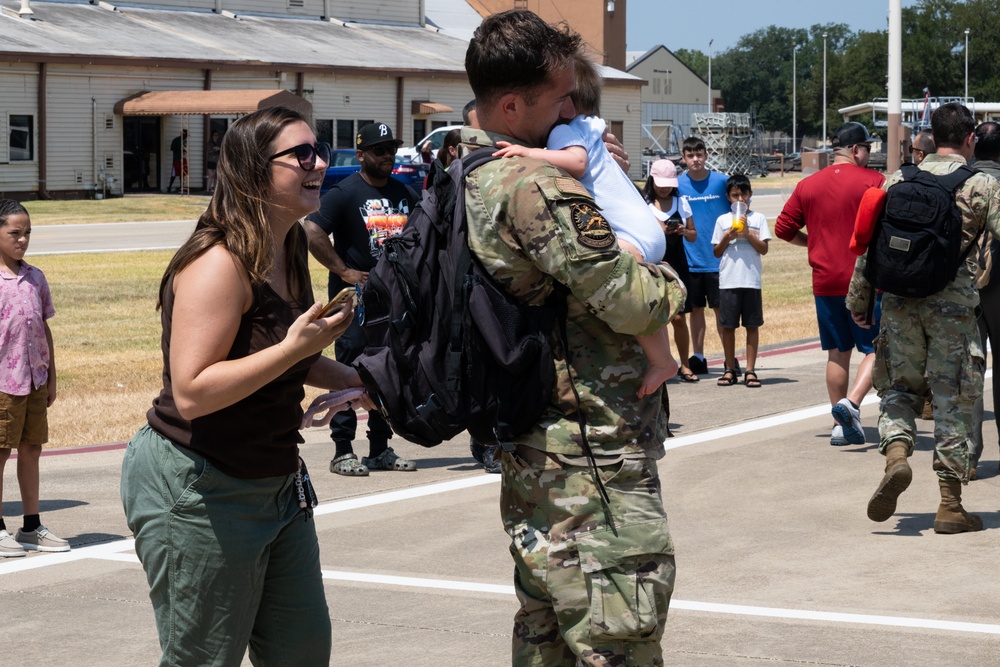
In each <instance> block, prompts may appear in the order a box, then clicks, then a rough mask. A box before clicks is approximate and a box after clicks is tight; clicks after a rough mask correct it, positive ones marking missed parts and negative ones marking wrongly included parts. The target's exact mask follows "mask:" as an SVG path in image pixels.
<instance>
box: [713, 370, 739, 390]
mask: <svg viewBox="0 0 1000 667" xmlns="http://www.w3.org/2000/svg"><path fill="white" fill-rule="evenodd" d="M739 381H740V380H739V377H738V376H737V375H736V371H734V370H733V369H731V368H727V369H726V371H725V372H724V373H723V374H722V377H720V378H719V381H718V382H717V383H716V384H718V385H719V386H720V387H732V386H733V385H734V384H736V383H737V382H739Z"/></svg>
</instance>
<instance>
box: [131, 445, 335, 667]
mask: <svg viewBox="0 0 1000 667" xmlns="http://www.w3.org/2000/svg"><path fill="white" fill-rule="evenodd" d="M121 496H122V504H123V506H124V508H125V517H126V519H127V520H128V526H129V529H130V530H131V531H132V533H133V534H134V535H135V551H136V554H137V555H138V556H139V560H140V562H141V563H142V567H143V569H144V570H145V571H146V578H147V579H148V580H149V597H150V600H152V602H153V612H154V614H155V616H156V628H157V631H158V632H159V635H160V648H161V649H162V651H163V656H162V658H161V659H160V665H161V666H164V667H165V666H167V665H170V666H171V667H173V666H176V665H191V666H195V665H198V666H206V665H213V666H216V665H217V666H220V667H221V666H229V665H232V666H234V667H238V665H239V664H240V663H241V662H242V660H243V656H244V654H245V653H246V650H247V646H248V645H249V648H250V660H251V661H252V662H253V664H254V665H258V666H266V667H272V666H275V665H287V666H289V667H291V666H293V665H294V666H295V667H302V666H317V667H318V666H319V665H323V666H324V667H326V666H327V665H329V664H330V642H331V639H330V615H329V610H328V608H327V604H326V594H325V592H324V590H323V579H322V573H321V572H320V561H319V543H318V541H317V538H316V528H315V525H314V523H313V521H312V519H307V518H306V515H305V513H304V512H303V511H302V510H301V509H300V508H299V505H298V500H297V498H296V496H295V491H294V484H293V480H292V476H290V475H284V476H281V477H268V478H265V479H236V478H234V477H230V476H229V475H226V474H224V473H222V472H220V471H219V470H218V469H216V468H215V467H214V466H213V465H212V464H211V462H209V461H207V460H206V459H205V458H204V457H203V456H201V455H200V454H198V453H197V452H195V451H193V450H190V449H187V448H185V447H181V446H178V445H175V444H174V443H172V442H171V441H169V440H167V439H166V438H164V437H163V436H161V435H160V434H158V433H157V432H156V431H154V430H153V429H151V428H150V427H149V426H145V427H143V428H142V429H141V430H140V431H139V432H138V433H137V434H136V436H135V437H134V438H133V439H132V441H131V442H130V443H129V445H128V449H127V450H126V451H125V458H124V461H123V462H122V478H121Z"/></svg>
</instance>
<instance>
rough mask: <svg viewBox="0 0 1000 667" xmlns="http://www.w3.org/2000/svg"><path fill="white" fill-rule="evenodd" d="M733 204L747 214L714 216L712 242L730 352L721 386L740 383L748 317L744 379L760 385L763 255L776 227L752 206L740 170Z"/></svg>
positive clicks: (729, 192)
mask: <svg viewBox="0 0 1000 667" xmlns="http://www.w3.org/2000/svg"><path fill="white" fill-rule="evenodd" d="M726 196H727V197H728V198H729V201H730V203H733V204H736V203H743V204H745V206H746V209H745V210H746V213H745V214H744V215H742V216H740V217H739V218H737V217H736V216H735V215H733V214H731V213H726V214H725V215H720V216H719V218H718V220H716V221H715V232H714V233H713V234H712V245H713V252H714V253H715V256H716V257H718V258H719V327H720V328H721V329H722V349H723V351H724V352H725V355H726V370H725V372H724V373H723V374H722V377H721V378H719V385H720V386H723V387H728V386H731V385H734V384H736V383H737V382H739V377H738V376H737V371H736V370H735V369H736V328H737V327H739V326H740V320H742V321H743V328H744V329H746V330H747V365H746V371H745V372H744V374H743V382H744V384H746V386H748V387H759V386H760V380H759V379H758V378H757V373H756V371H754V366H755V365H756V363H757V346H758V344H759V338H760V337H759V331H760V327H761V326H763V325H764V309H763V305H762V302H761V291H760V284H761V280H760V276H761V260H760V258H761V256H763V255H766V254H767V242H768V240H770V238H771V232H770V230H769V229H768V227H767V218H765V217H764V214H763V213H758V212H757V211H752V210H750V197H752V196H753V190H752V189H751V188H750V179H749V178H747V177H746V176H744V175H743V174H735V175H733V176H730V177H729V180H728V181H727V182H726Z"/></svg>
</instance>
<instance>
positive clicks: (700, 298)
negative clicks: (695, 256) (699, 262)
mask: <svg viewBox="0 0 1000 667" xmlns="http://www.w3.org/2000/svg"><path fill="white" fill-rule="evenodd" d="M690 278H691V279H690V280H689V281H688V282H687V288H688V298H689V299H690V300H691V307H692V308H704V307H705V302H706V301H707V302H708V307H709V308H713V309H715V308H718V307H719V274H718V273H695V272H694V271H692V272H691V274H690Z"/></svg>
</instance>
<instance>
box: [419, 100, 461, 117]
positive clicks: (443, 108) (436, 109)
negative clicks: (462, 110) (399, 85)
mask: <svg viewBox="0 0 1000 667" xmlns="http://www.w3.org/2000/svg"><path fill="white" fill-rule="evenodd" d="M449 111H454V109H452V108H451V107H450V106H448V105H447V104H438V103H437V102H424V101H421V100H413V104H412V106H411V108H410V113H412V114H413V115H414V116H428V115H430V114H434V113H448V112H449Z"/></svg>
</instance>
